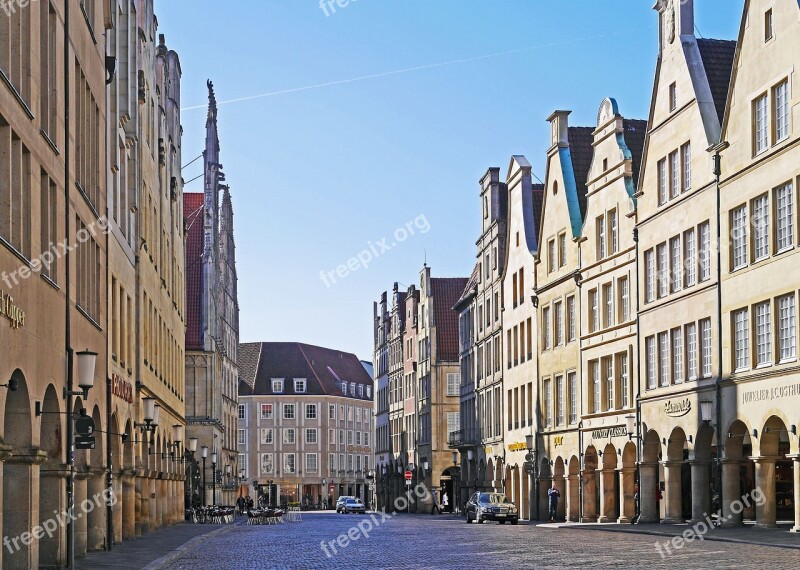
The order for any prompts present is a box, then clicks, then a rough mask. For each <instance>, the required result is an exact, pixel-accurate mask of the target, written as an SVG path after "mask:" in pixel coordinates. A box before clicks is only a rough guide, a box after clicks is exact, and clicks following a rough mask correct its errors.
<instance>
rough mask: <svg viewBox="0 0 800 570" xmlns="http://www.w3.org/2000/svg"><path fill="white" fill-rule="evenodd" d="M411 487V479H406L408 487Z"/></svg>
mask: <svg viewBox="0 0 800 570" xmlns="http://www.w3.org/2000/svg"><path fill="white" fill-rule="evenodd" d="M410 486H411V479H406V487H410Z"/></svg>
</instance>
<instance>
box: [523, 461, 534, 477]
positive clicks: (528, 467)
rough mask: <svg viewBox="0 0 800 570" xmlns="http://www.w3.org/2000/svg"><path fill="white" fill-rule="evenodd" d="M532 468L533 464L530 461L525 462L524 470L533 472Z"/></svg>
mask: <svg viewBox="0 0 800 570" xmlns="http://www.w3.org/2000/svg"><path fill="white" fill-rule="evenodd" d="M534 469H535V465H534V464H533V463H532V462H531V461H526V462H525V471H527V472H528V474H530V473H533V471H534Z"/></svg>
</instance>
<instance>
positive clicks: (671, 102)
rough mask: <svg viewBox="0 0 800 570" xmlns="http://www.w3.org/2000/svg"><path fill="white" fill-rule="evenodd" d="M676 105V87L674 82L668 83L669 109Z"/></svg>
mask: <svg viewBox="0 0 800 570" xmlns="http://www.w3.org/2000/svg"><path fill="white" fill-rule="evenodd" d="M677 107H678V87H677V85H676V84H675V82H672V83H670V85H669V110H670V111H674V110H675V109H676V108H677Z"/></svg>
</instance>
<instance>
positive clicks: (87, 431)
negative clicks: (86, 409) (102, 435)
mask: <svg viewBox="0 0 800 570" xmlns="http://www.w3.org/2000/svg"><path fill="white" fill-rule="evenodd" d="M94 428H95V426H94V420H93V419H92V418H91V417H90V416H82V417H80V418H78V419H77V420H75V433H77V434H79V435H86V436H89V435H92V434H93V433H94Z"/></svg>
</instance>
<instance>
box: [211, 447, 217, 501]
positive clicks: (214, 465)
mask: <svg viewBox="0 0 800 570" xmlns="http://www.w3.org/2000/svg"><path fill="white" fill-rule="evenodd" d="M211 505H212V506H214V507H216V506H217V452H216V451H215V452H214V453H212V454H211Z"/></svg>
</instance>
